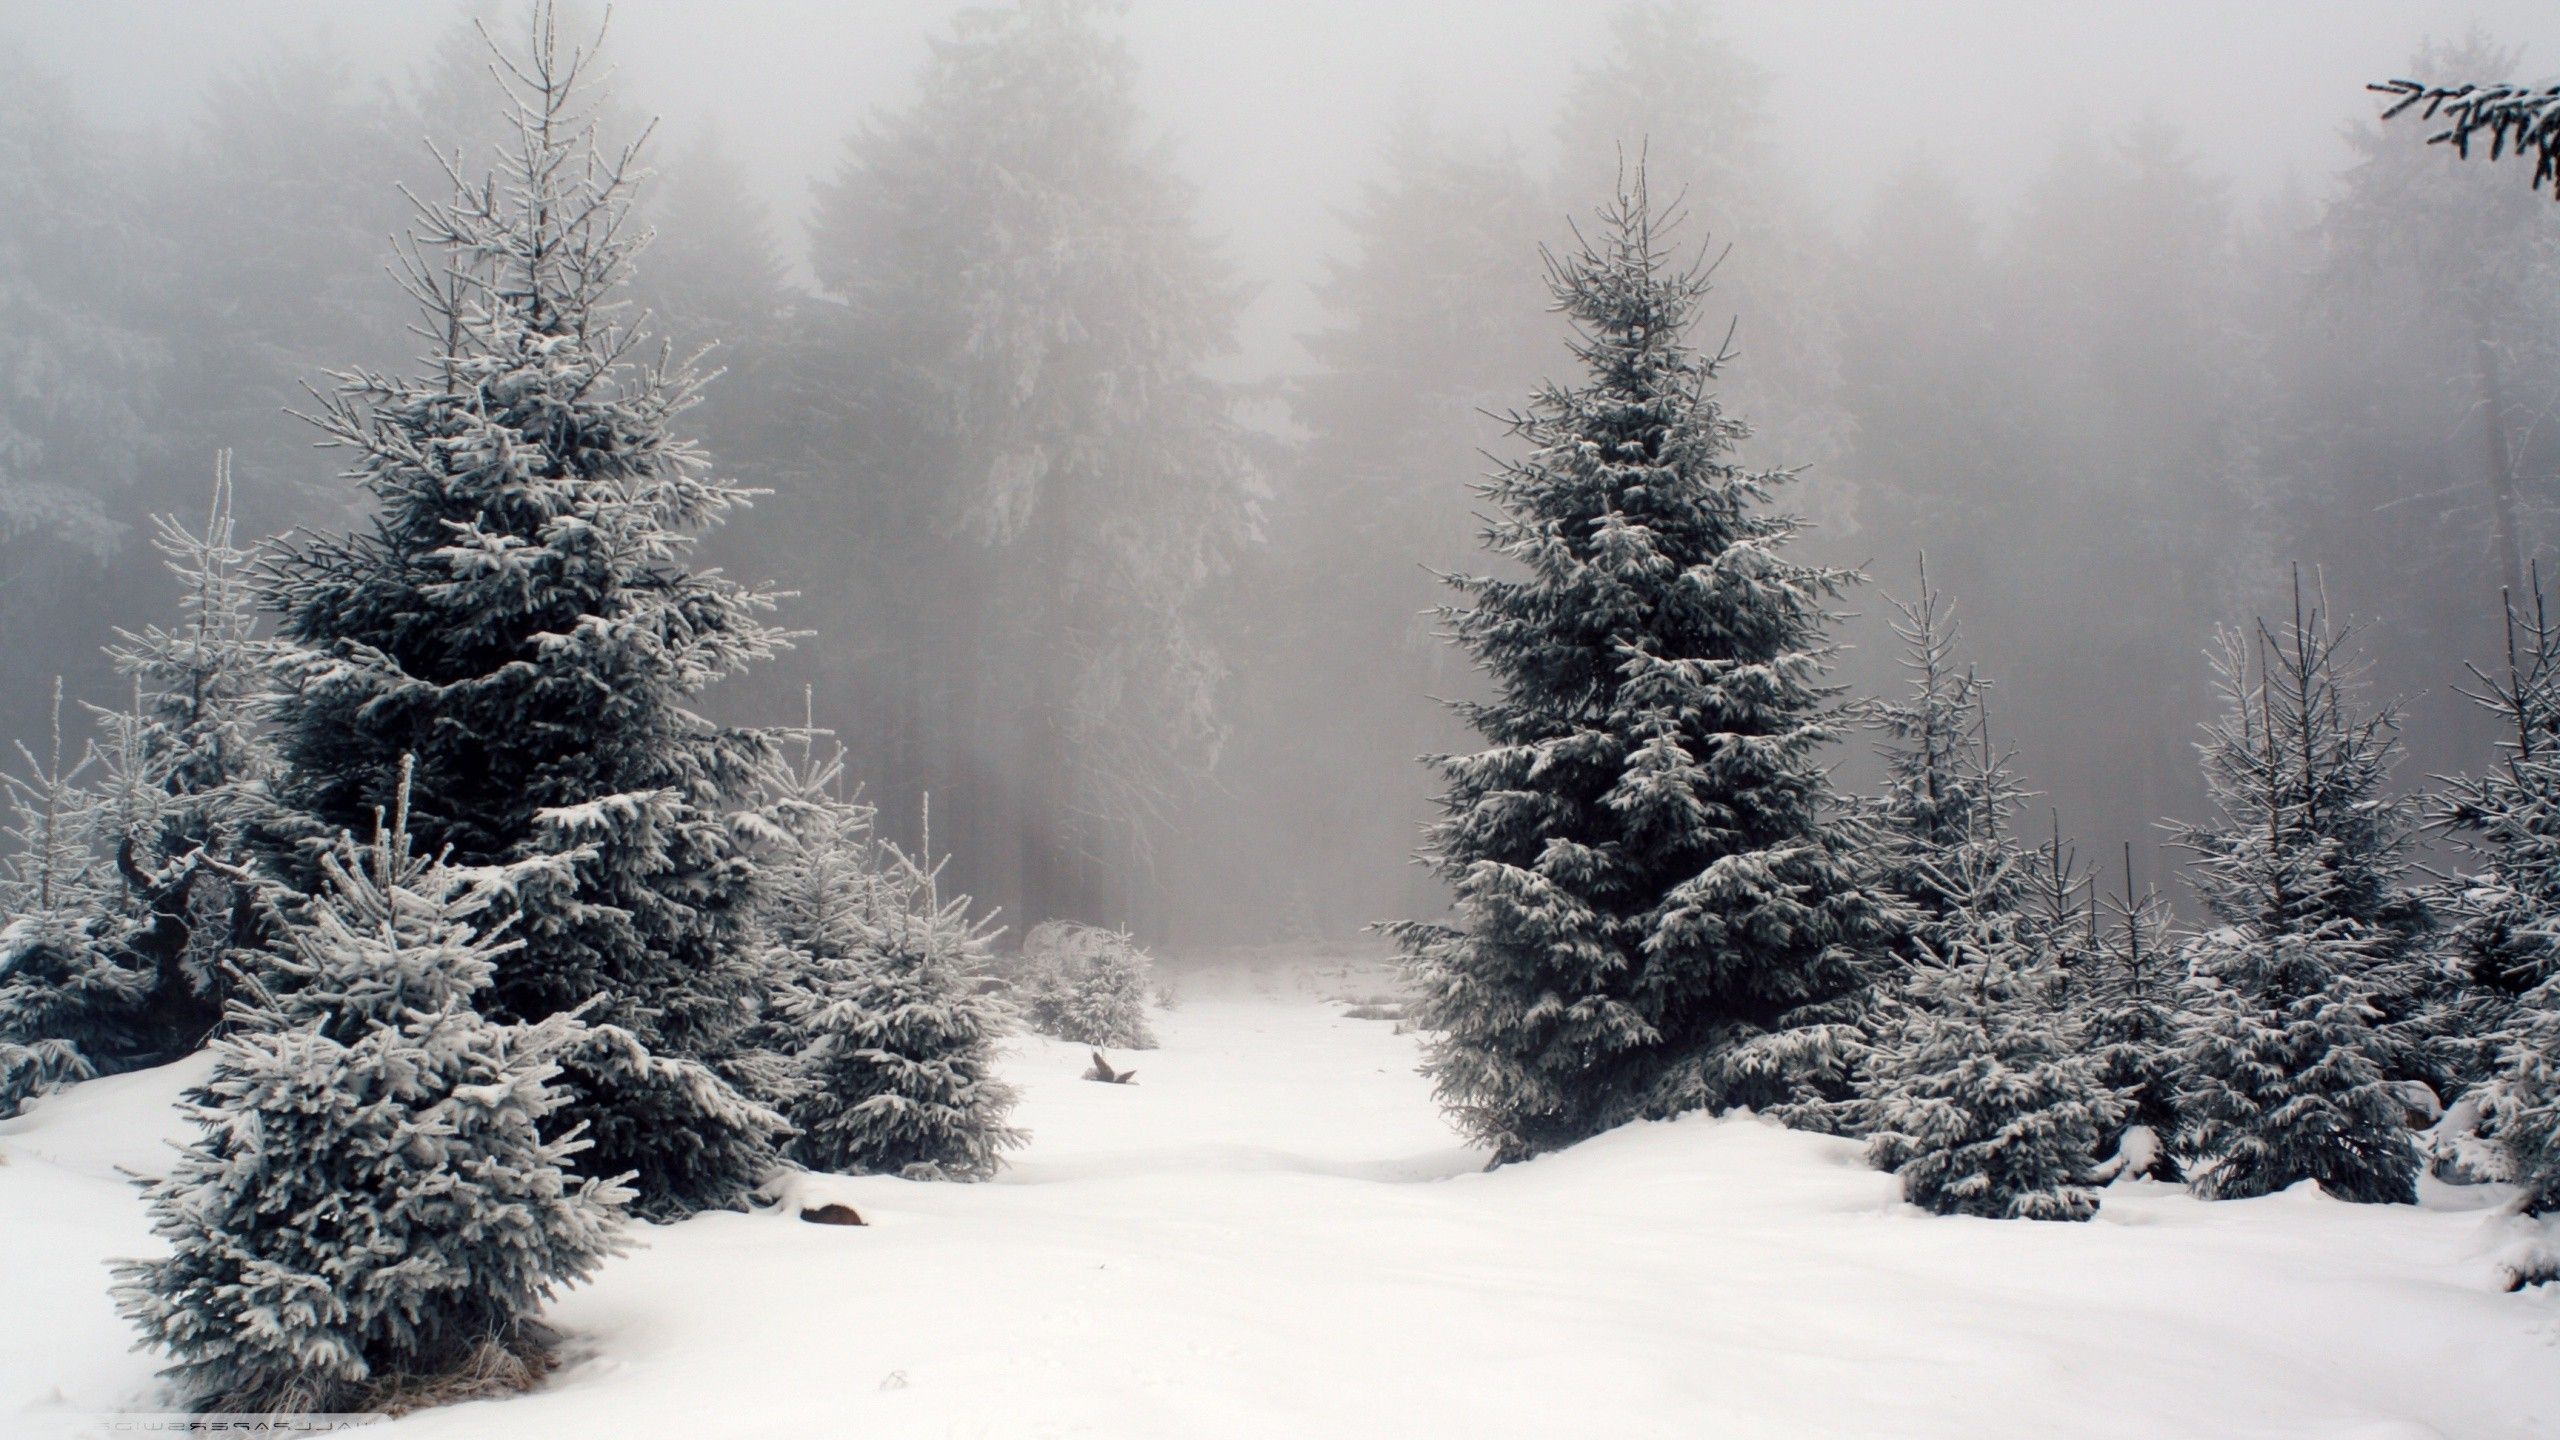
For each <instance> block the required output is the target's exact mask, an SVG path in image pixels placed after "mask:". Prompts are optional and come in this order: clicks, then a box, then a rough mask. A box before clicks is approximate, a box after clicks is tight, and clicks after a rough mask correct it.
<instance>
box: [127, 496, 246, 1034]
mask: <svg viewBox="0 0 2560 1440" xmlns="http://www.w3.org/2000/svg"><path fill="white" fill-rule="evenodd" d="M153 527H154V535H153V539H152V543H153V545H154V547H155V548H157V549H158V550H159V551H160V554H161V556H162V557H163V559H164V560H165V562H166V564H167V566H168V569H169V571H170V573H171V574H173V575H175V576H176V577H177V580H178V583H179V587H180V588H179V602H178V607H179V618H178V620H177V623H176V624H174V625H170V626H161V625H152V626H148V627H146V628H144V629H142V630H140V631H133V630H124V629H119V630H118V631H117V632H116V633H117V635H118V637H119V643H118V644H115V645H112V646H109V647H108V651H107V653H108V655H109V656H110V658H112V659H113V660H114V661H115V665H116V668H117V670H118V671H120V672H121V673H123V674H125V675H127V676H129V677H131V679H132V681H133V685H134V702H133V705H132V706H131V708H130V709H127V710H107V709H103V708H101V707H97V706H92V707H90V708H91V710H92V712H93V713H94V714H95V715H96V717H97V719H98V721H99V724H100V726H101V728H102V729H103V730H104V732H105V734H104V737H103V743H101V744H100V745H99V746H98V747H97V751H98V754H99V755H100V757H101V758H102V759H103V760H104V761H105V762H106V764H105V770H106V774H105V776H104V779H103V781H102V783H101V785H100V790H101V796H100V803H99V807H98V811H97V816H98V829H99V830H100V832H101V833H100V834H99V836H98V842H97V843H98V846H99V848H100V849H102V850H104V851H107V852H108V853H110V854H112V856H113V857H114V862H115V872H116V875H117V877H118V879H119V881H120V884H119V885H118V886H117V887H116V888H115V891H114V893H113V895H112V897H111V899H110V903H109V905H108V906H107V910H106V913H105V914H104V915H103V916H101V938H102V941H103V942H104V943H106V944H109V945H111V946H113V947H114V948H116V949H117V950H118V951H120V952H121V953H122V955H123V956H124V957H125V961H126V963H127V964H129V965H130V966H132V967H134V968H137V969H140V970H142V971H144V972H146V973H148V974H149V975H150V976H151V977H152V990H151V995H150V997H149V998H148V1000H147V1001H146V1002H145V1005H144V1013H143V1014H142V1016H141V1017H140V1019H141V1023H142V1025H143V1027H144V1029H145V1031H146V1032H147V1033H146V1039H147V1046H146V1048H147V1050H148V1052H149V1055H150V1057H151V1058H152V1059H154V1060H158V1059H167V1058H170V1057H174V1056H177V1055H182V1054H185V1053H186V1052H187V1051H189V1050H192V1049H194V1048H195V1047H196V1045H197V1044H198V1043H199V1042H201V1041H202V1039H203V1038H204V1035H205V1033H206V1032H207V1031H209V1030H211V1029H212V1028H213V1025H214V1022H215V1021H216V1020H217V1019H219V1018H220V1016H221V1013H222V1005H223V995H224V990H225V987H226V979H225V977H226V975H227V973H228V971H229V969H230V967H231V965H232V964H233V963H234V961H235V960H236V959H239V958H241V957H242V956H243V954H244V952H246V951H248V950H250V949H252V948H254V947H256V946H257V945H258V944H259V943H260V937H261V936H262V934H263V933H264V931H265V927H266V926H267V924H268V923H269V917H270V916H271V914H272V913H273V908H274V906H275V904H276V903H277V901H278V900H279V898H280V897H279V896H278V894H277V893H276V887H275V886H274V885H273V884H272V882H270V881H268V880H267V879H266V878H265V877H263V876H262V875H261V874H259V873H258V872H257V870H256V869H255V868H254V856H253V855H252V853H251V847H250V843H249V837H250V832H251V830H252V829H253V827H255V826H257V825H258V824H260V823H261V820H262V818H263V817H265V816H267V815H268V814H269V811H270V807H271V801H270V792H269V789H268V787H269V786H270V784H271V783H272V782H273V780H274V779H275V775H276V768H277V765H276V757H275V754H274V748H273V745H272V742H271V741H270V739H269V738H268V736H267V734H266V732H265V729H264V726H263V724H262V721H261V717H260V713H259V712H260V707H261V706H262V705H263V703H264V700H265V697H266V694H267V690H268V679H267V667H268V663H269V655H270V647H269V646H268V645H267V644H266V643H265V642H264V641H263V640H261V639H260V638H259V637H258V636H257V633H256V630H257V615H256V603H257V602H256V595H255V591H254V587H253V584H252V579H253V577H252V575H251V572H250V566H251V563H252V561H253V559H254V557H253V555H252V554H251V552H250V551H248V550H246V549H243V548H241V547H240V546H239V545H238V544H237V543H236V542H235V539H234V521H233V516H232V487H231V466H230V456H229V454H228V452H226V453H224V454H223V455H222V456H221V457H220V458H219V459H218V460H217V462H216V465H215V473H214V486H213V501H212V506H211V508H210V511H209V513H208V514H207V517H206V520H205V525H204V529H203V530H202V531H196V530H191V529H189V528H188V527H187V526H185V525H183V524H181V523H180V522H179V521H177V520H176V519H174V518H172V517H169V516H156V517H154V519H153Z"/></svg>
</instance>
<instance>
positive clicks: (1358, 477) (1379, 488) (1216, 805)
mask: <svg viewBox="0 0 2560 1440" xmlns="http://www.w3.org/2000/svg"><path fill="white" fill-rule="evenodd" d="M1378 149H1379V152H1380V153H1379V155H1378V157H1377V162H1376V163H1377V165H1378V167H1379V174H1378V177H1377V179H1376V180H1374V181H1372V182H1371V183H1370V184H1368V185H1367V186H1364V187H1363V189H1362V191H1361V194H1360V198H1359V200H1358V202H1357V203H1356V204H1355V205H1354V206H1353V208H1352V209H1351V210H1350V212H1349V213H1348V214H1346V215H1345V216H1344V222H1345V224H1346V225H1347V226H1348V228H1349V231H1350V235H1349V237H1348V247H1349V248H1348V253H1347V254H1346V255H1345V256H1344V257H1343V258H1342V259H1341V260H1339V261H1336V262H1334V263H1332V264H1330V265H1328V266H1327V269H1326V274H1325V277H1324V279H1323V280H1322V282H1321V283H1319V284H1318V285H1317V287H1316V289H1315V293H1314V298H1315V300H1316V302H1317V303H1318V304H1319V305H1321V306H1322V307H1323V309H1324V311H1325V315H1326V323H1325V325H1324V327H1323V328H1322V329H1319V330H1317V331H1316V332H1315V333H1313V334H1310V335H1308V336H1307V337H1306V338H1305V341H1304V343H1305V345H1306V348H1307V351H1308V353H1309V355H1310V356H1311V357H1312V358H1313V359H1314V360H1315V362H1316V363H1317V365H1318V366H1319V367H1321V368H1320V369H1318V370H1317V371H1315V372H1314V373H1312V374H1309V375H1307V376H1305V377H1303V378H1302V379H1299V380H1296V381H1293V382H1292V383H1291V385H1290V389H1289V395H1288V399H1289V409H1290V415H1291V417H1292V419H1293V420H1295V421H1296V422H1297V423H1299V424H1301V425H1303V426H1305V428H1306V430H1307V431H1308V435H1307V440H1306V443H1305V445H1303V446H1302V447H1298V448H1297V449H1295V450H1294V451H1293V453H1292V454H1291V455H1290V457H1289V460H1288V463H1286V464H1285V465H1284V466H1282V467H1281V468H1280V469H1279V470H1278V471H1277V473H1276V474H1275V476H1274V485H1273V489H1274V494H1273V497H1272V503H1271V543H1270V546H1269V548H1268V550H1267V551H1265V552H1262V553H1259V554H1257V555H1255V556H1254V557H1252V558H1250V559H1248V560H1247V561H1246V562H1244V564H1243V565H1242V566H1241V567H1240V570H1239V585H1238V587H1237V588H1238V590H1239V591H1240V592H1241V598H1242V601H1243V602H1244V603H1242V604H1240V605H1239V606H1238V620H1239V622H1240V623H1239V626H1238V629H1239V632H1240V636H1239V638H1240V644H1241V647H1242V651H1241V653H1240V654H1239V657H1238V662H1239V663H1238V664H1237V667H1236V690H1235V706H1234V714H1235V717H1236V719H1235V726H1236V733H1235V740H1234V748H1233V750H1232V751H1230V752H1228V758H1227V759H1225V760H1222V762H1221V769H1222V771H1223V772H1224V773H1223V774H1222V776H1221V779H1220V783H1219V785H1218V786H1217V791H1218V792H1219V793H1218V794H1217V795H1216V797H1215V798H1214V801H1213V803H1211V804H1207V805H1203V806H1201V807H1199V808H1198V810H1197V811H1195V812H1194V813H1193V814H1192V815H1191V816H1189V817H1187V824H1186V828H1185V836H1186V839H1185V844H1184V846H1183V850H1184V852H1185V856H1184V857H1183V858H1184V859H1185V860H1187V867H1186V869H1187V873H1186V875H1183V876H1177V877H1176V878H1177V879H1179V878H1187V877H1188V876H1202V877H1203V879H1202V880H1200V881H1197V882H1195V883H1193V884H1192V885H1191V886H1190V887H1189V888H1191V889H1193V890H1195V891H1197V892H1199V893H1201V894H1202V895H1203V897H1204V898H1209V897H1214V899H1215V903H1216V904H1218V905H1221V906H1231V905H1233V904H1234V903H1235V902H1236V901H1237V900H1240V899H1241V900H1246V901H1248V902H1258V903H1257V905H1256V908H1257V909H1258V910H1259V911H1260V912H1261V914H1263V915H1265V916H1268V917H1270V918H1271V919H1272V920H1274V921H1276V922H1278V923H1282V924H1302V925H1303V928H1305V929H1308V930H1312V931H1314V932H1317V933H1321V934H1329V935H1344V934H1348V933H1352V932H1354V931H1356V930H1357V928H1358V927H1360V926H1362V925H1366V924H1368V923H1369V922H1371V921H1373V920H1375V919H1376V918H1377V917H1378V916H1381V915H1399V914H1418V913H1422V912H1423V911H1424V910H1426V909H1428V908H1429V907H1432V906H1435V905H1438V904H1440V903H1441V902H1442V899H1443V896H1442V893H1441V891H1440V887H1439V885H1438V882H1437V881H1435V880H1434V879H1433V878H1432V877H1431V876H1430V875H1429V874H1427V873H1425V872H1424V871H1422V870H1421V869H1419V868H1418V867H1415V866H1409V865H1408V866H1392V865H1381V864H1379V863H1378V862H1379V859H1380V857H1382V856H1388V855H1395V854H1399V853H1401V852H1402V851H1404V850H1406V849H1408V848H1409V847H1410V845H1411V841H1412V826H1413V812H1414V809H1415V807H1416V806H1417V805H1419V804H1421V803H1423V802H1424V801H1426V800H1427V799H1428V797H1429V794H1430V782H1429V778H1428V777H1427V776H1425V775H1424V774H1422V773H1421V772H1420V771H1419V770H1418V769H1417V768H1416V767H1415V766H1414V763H1413V757H1414V756H1416V755H1420V754H1425V753H1428V752H1432V751H1439V750H1447V749H1449V748H1451V747H1452V746H1454V745H1456V744H1458V743H1459V741H1460V739H1461V738H1462V732H1461V729H1460V727H1459V726H1458V724H1457V723H1456V722H1455V720H1453V719H1452V718H1451V717H1450V715H1449V714H1448V711H1447V708H1446V707H1445V706H1443V705H1441V704H1439V703H1437V702H1436V701H1435V700H1434V699H1433V697H1434V696H1446V695H1452V694H1457V693H1461V692H1460V689H1459V687H1462V686H1464V685H1466V684H1467V683H1468V677H1467V674H1466V664H1465V662H1464V660H1463V658H1462V657H1460V656H1457V655H1455V654H1452V653H1451V652H1450V650H1449V648H1448V647H1447V646H1445V645H1442V644H1440V643H1439V642H1438V640H1437V639H1436V638H1435V636H1434V635H1433V633H1432V631H1433V628H1434V627H1433V626H1432V624H1431V620H1430V613H1429V612H1430V609H1431V607H1432V606H1433V605H1434V604H1436V603H1437V601H1438V599H1439V586H1438V583H1437V581H1435V580H1434V578H1433V577H1432V576H1431V574H1430V573H1429V572H1428V571H1426V570H1424V569H1423V568H1422V567H1420V566H1418V565H1416V564H1415V563H1414V561H1415V559H1416V558H1417V557H1420V556H1427V555H1447V554H1453V553H1456V552H1457V551H1458V550H1460V549H1461V548H1463V547H1464V546H1466V545H1467V544H1469V543H1470V542H1471V541H1472V539H1473V537H1474V534H1475V529H1476V522H1475V520H1474V519H1473V517H1472V516H1471V515H1470V514H1469V510H1470V508H1471V507H1470V505H1469V502H1468V496H1467V495H1466V493H1465V492H1464V491H1463V490H1460V489H1459V488H1458V487H1456V486H1453V485H1451V484H1449V483H1448V474H1447V470H1448V458H1449V456H1451V455H1453V454H1465V453H1467V452H1468V451H1469V450H1470V449H1471V448H1472V447H1473V446H1475V445H1476V444H1478V443H1479V441H1480V431H1479V429H1478V427H1479V426H1480V425H1481V424H1482V420H1483V416H1484V414H1485V412H1487V411H1499V410H1501V409H1503V408H1504V407H1506V406H1508V405H1510V404H1512V403H1513V402H1514V401H1515V400H1516V398H1517V397H1518V396H1520V395H1523V394H1526V393H1528V391H1529V390H1530V388H1531V387H1532V386H1534V385H1535V384H1536V383H1537V382H1538V379H1539V376H1540V374H1541V373H1542V369H1543V367H1544V366H1545V365H1546V363H1547V359H1546V357H1547V356H1548V355H1549V354H1550V353H1551V352H1552V351H1553V350H1554V348H1555V345H1556V342H1557V340H1559V339H1560V338H1562V327H1561V326H1560V325H1558V324H1557V322H1556V318H1555V316H1554V315H1552V314H1550V313H1548V311H1547V308H1546V306H1545V304H1544V303H1543V302H1544V299H1545V294H1544V289H1543V287H1542V286H1541V285H1540V284H1539V277H1538V274H1537V268H1536V266H1535V265H1534V264H1532V263H1530V262H1531V258H1532V256H1533V255H1534V254H1535V253H1536V252H1535V246H1536V237H1537V236H1538V234H1539V233H1540V230H1541V228H1542V227H1543V226H1546V225H1548V224H1550V223H1551V220H1550V217H1549V215H1548V212H1547V207H1546V204H1545V194H1544V187H1543V185H1542V184H1541V182H1540V181H1539V180H1537V179H1536V178H1535V177H1533V176H1532V175H1531V173H1530V172H1529V169H1528V167H1527V164H1526V163H1525V161H1524V160H1523V159H1522V158H1521V157H1520V156H1519V155H1518V154H1516V153H1512V152H1510V151H1508V150H1502V149H1494V148H1492V147H1489V146H1487V147H1483V148H1481V149H1479V148H1476V147H1474V146H1471V145H1470V143H1469V142H1468V140H1467V139H1466V138H1465V137H1463V136H1461V135H1457V134H1453V133H1452V132H1451V130H1450V128H1449V127H1447V126H1444V125H1434V124H1432V123H1431V122H1430V121H1429V120H1428V119H1427V117H1426V116H1425V115H1424V114H1422V113H1421V112H1420V111H1419V110H1407V111H1406V112H1404V113H1402V114H1400V115H1399V116H1398V117H1397V119H1396V120H1395V122H1394V123H1393V124H1391V125H1390V126H1389V127H1388V128H1387V130H1386V132H1385V134H1384V135H1383V136H1382V137H1381V141H1380V144H1379V147H1378ZM1312 696H1321V697H1322V711H1323V714H1324V715H1325V717H1326V722H1325V733H1324V735H1323V737H1322V741H1321V743H1313V741H1314V737H1313V736H1312V735H1311V733H1310V729H1311V727H1310V725H1309V711H1308V697H1312ZM1408 800H1409V801H1411V802H1412V803H1409V804H1408V803H1399V802H1403V801H1408ZM1211 875H1214V876H1215V877H1216V883H1214V884H1211V883H1207V879H1206V877H1207V876H1211ZM1239 881H1242V882H1243V883H1246V884H1261V885H1266V886H1267V887H1268V889H1267V890H1266V891H1265V893H1264V894H1263V895H1260V896H1251V895H1243V896H1240V895H1238V894H1237V893H1236V890H1237V884H1238V882H1239ZM1293 912H1294V913H1293ZM1284 917H1285V918H1284ZM1291 938H1313V936H1312V935H1304V936H1292V937H1291Z"/></svg>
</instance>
